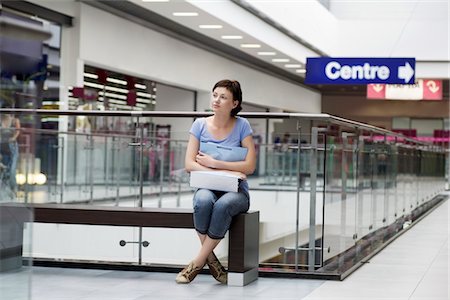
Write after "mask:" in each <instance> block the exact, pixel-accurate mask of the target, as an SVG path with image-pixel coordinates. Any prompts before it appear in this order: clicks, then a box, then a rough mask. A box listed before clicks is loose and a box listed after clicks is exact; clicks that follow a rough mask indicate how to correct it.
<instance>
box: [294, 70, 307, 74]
mask: <svg viewBox="0 0 450 300" xmlns="http://www.w3.org/2000/svg"><path fill="white" fill-rule="evenodd" d="M295 72H297V73H306V70H305V69H298V70H295Z"/></svg>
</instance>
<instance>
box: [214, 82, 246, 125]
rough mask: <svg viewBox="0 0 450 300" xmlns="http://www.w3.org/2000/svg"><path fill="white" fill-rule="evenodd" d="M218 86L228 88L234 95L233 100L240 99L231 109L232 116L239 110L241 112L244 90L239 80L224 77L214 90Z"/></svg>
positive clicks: (215, 86)
mask: <svg viewBox="0 0 450 300" xmlns="http://www.w3.org/2000/svg"><path fill="white" fill-rule="evenodd" d="M218 87H224V88H226V89H227V90H228V91H230V92H231V94H232V95H233V101H238V105H237V106H236V107H235V108H233V109H232V110H231V113H230V114H231V116H232V117H234V116H236V115H237V114H238V112H240V111H241V110H242V106H241V104H242V90H241V85H240V84H239V82H238V81H237V80H228V79H224V80H221V81H219V82H217V83H216V84H215V85H214V87H213V89H212V91H213V92H214V90H215V89H216V88H218Z"/></svg>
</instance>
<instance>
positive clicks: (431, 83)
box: [423, 79, 442, 100]
mask: <svg viewBox="0 0 450 300" xmlns="http://www.w3.org/2000/svg"><path fill="white" fill-rule="evenodd" d="M423 99H424V100H442V80H429V79H427V80H425V79H424V80H423Z"/></svg>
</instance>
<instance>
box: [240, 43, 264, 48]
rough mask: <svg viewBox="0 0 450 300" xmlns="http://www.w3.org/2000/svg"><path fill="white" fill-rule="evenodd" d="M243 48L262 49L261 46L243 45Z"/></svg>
mask: <svg viewBox="0 0 450 300" xmlns="http://www.w3.org/2000/svg"><path fill="white" fill-rule="evenodd" d="M241 48H261V45H259V44H241Z"/></svg>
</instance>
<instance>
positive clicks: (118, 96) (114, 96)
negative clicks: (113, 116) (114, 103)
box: [98, 92, 127, 100]
mask: <svg viewBox="0 0 450 300" xmlns="http://www.w3.org/2000/svg"><path fill="white" fill-rule="evenodd" d="M98 94H99V95H102V96H107V97H113V98H117V99H123V100H126V99H127V96H124V95H118V94H114V93H103V92H98Z"/></svg>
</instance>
